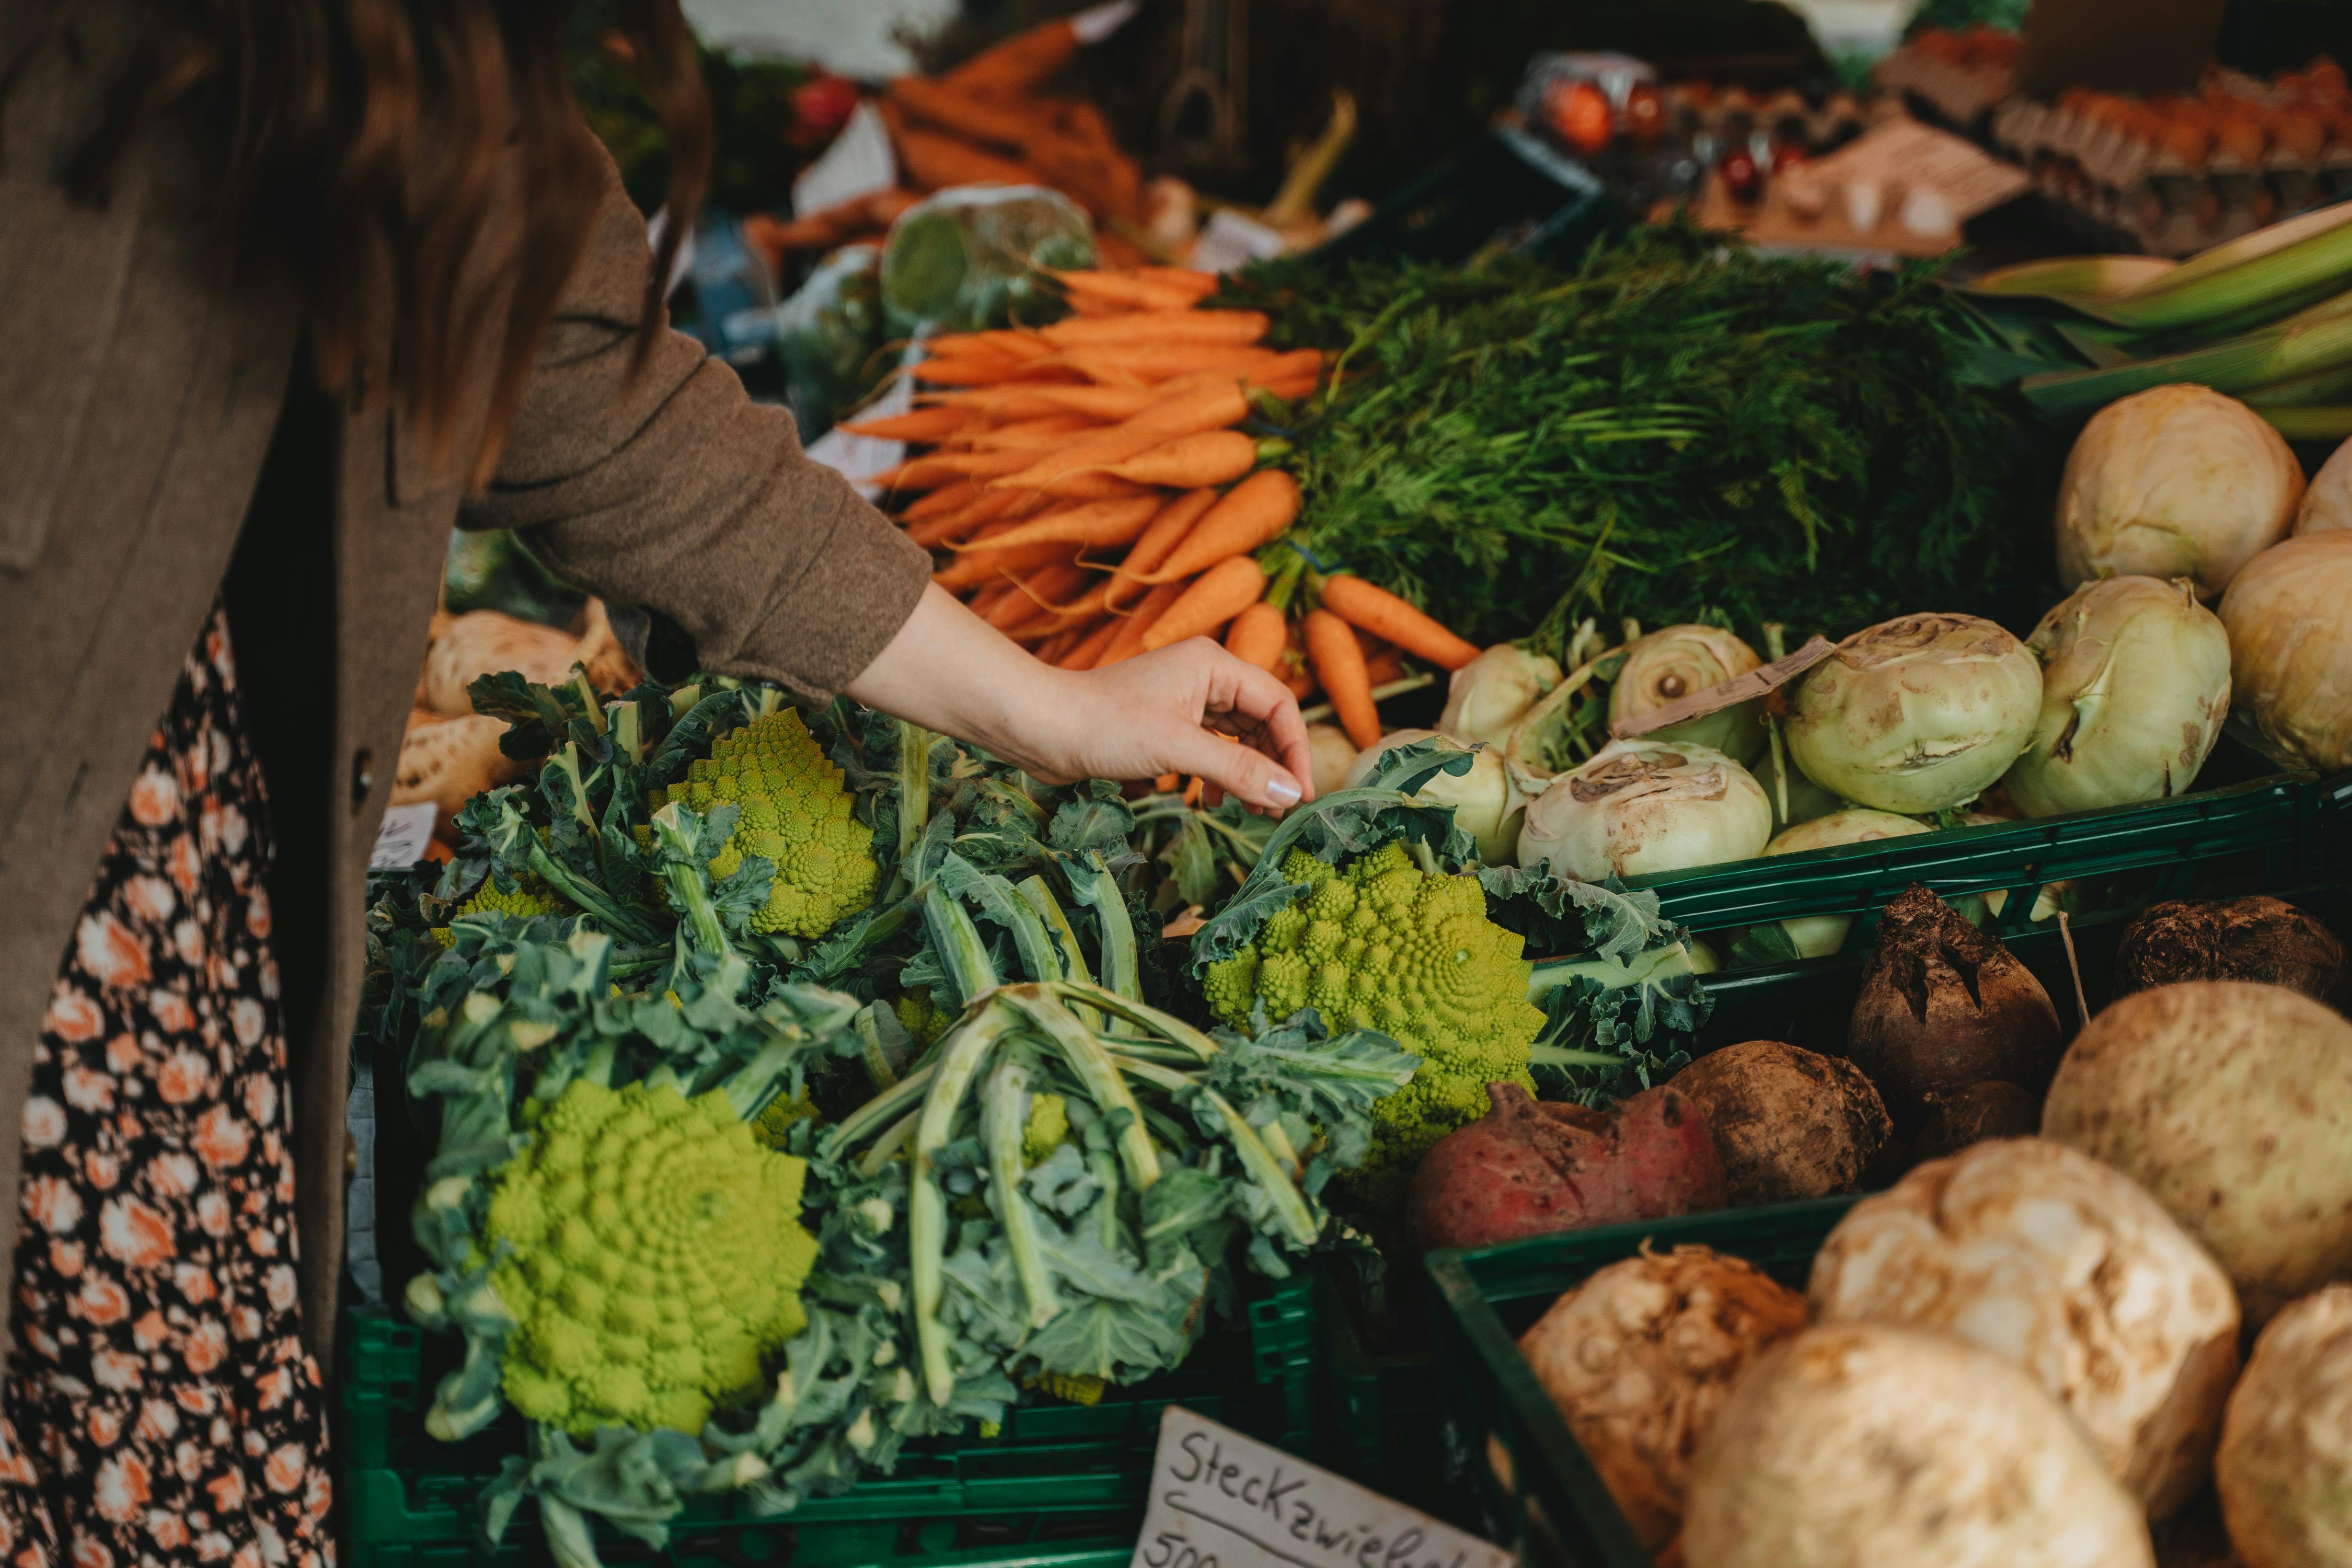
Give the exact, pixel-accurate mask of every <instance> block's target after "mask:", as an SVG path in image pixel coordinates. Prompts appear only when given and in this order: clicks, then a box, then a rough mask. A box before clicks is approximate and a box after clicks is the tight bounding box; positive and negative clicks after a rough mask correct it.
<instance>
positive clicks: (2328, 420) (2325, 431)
mask: <svg viewBox="0 0 2352 1568" xmlns="http://www.w3.org/2000/svg"><path fill="white" fill-rule="evenodd" d="M2253 409H2254V412H2255V413H2257V414H2259V415H2261V416H2263V418H2265V419H2267V420H2269V421H2270V422H2271V424H2272V426H2274V427H2275V428H2276V429H2277V431H2278V433H2279V434H2280V435H2282V436H2284V437H2286V438H2287V439H2288V440H2290V441H2344V440H2352V403H2320V404H2305V405H2301V406H2296V407H2286V406H2281V405H2275V404H2263V403H2258V404H2255V405H2253Z"/></svg>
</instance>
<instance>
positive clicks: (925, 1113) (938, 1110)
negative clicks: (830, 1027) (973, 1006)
mask: <svg viewBox="0 0 2352 1568" xmlns="http://www.w3.org/2000/svg"><path fill="white" fill-rule="evenodd" d="M1063 1016H1065V1017H1067V1016H1068V1015H1067V1014H1064V1015H1063ZM1019 1021H1020V1020H1019V1017H1018V1016H1016V1015H1015V1014H1014V1012H1013V1009H1011V1008H1009V1007H1003V1006H990V1007H987V1008H984V1009H982V1012H981V1014H980V1016H978V1017H976V1018H973V1019H972V1020H971V1021H970V1022H969V1023H967V1024H965V1025H963V1026H961V1028H959V1029H957V1030H956V1032H955V1033H954V1034H952V1035H950V1036H949V1037H948V1038H947V1040H946V1041H945V1042H944V1045H943V1048H942V1049H941V1050H940V1057H939V1060H938V1062H937V1063H936V1064H935V1065H934V1068H933V1072H932V1076H931V1084H930V1089H929V1093H927V1094H926V1095H924V1097H923V1110H922V1114H921V1116H920V1117H919V1119H918V1120H917V1121H916V1122H915V1145H914V1151H913V1154H912V1157H911V1159H910V1160H909V1162H908V1194H907V1249H908V1268H909V1271H910V1273H911V1274H912V1276H913V1284H914V1308H915V1343H916V1346H917V1349H918V1350H919V1352H920V1354H921V1357H922V1363H923V1384H924V1386H925V1387H926V1388H928V1389H929V1391H930V1395H931V1403H932V1404H934V1405H939V1406H940V1407H941V1408H945V1407H946V1405H947V1404H948V1402H949V1401H950V1399H952V1398H954V1397H955V1367H954V1366H953V1364H952V1363H950V1361H949V1359H948V1331H947V1326H946V1325H945V1324H943V1323H941V1322H940V1298H941V1296H942V1295H944V1294H945V1293H946V1289H947V1243H948V1199H947V1194H946V1193H945V1192H943V1191H941V1190H940V1181H939V1176H938V1174H937V1173H935V1172H934V1171H933V1170H932V1168H931V1162H932V1161H933V1160H935V1159H937V1158H938V1157H939V1152H940V1150H941V1149H943V1148H945V1147H946V1146H947V1142H948V1133H949V1132H950V1130H951V1129H952V1128H953V1126H954V1124H955V1114H956V1108H957V1107H958V1106H960V1105H961V1104H962V1103H963V1097H964V1091H965V1090H966V1089H970V1088H971V1080H972V1078H973V1076H974V1075H975V1074H976V1073H978V1072H979V1070H980V1067H981V1064H982V1062H984V1061H986V1060H987V1059H988V1053H989V1052H990V1051H991V1050H992V1049H994V1048H995V1046H996V1042H997V1041H998V1040H1000V1039H1002V1038H1003V1037H1004V1035H1005V1033H1006V1031H1008V1030H1010V1029H1012V1028H1013V1026H1015V1025H1016V1024H1018V1023H1019Z"/></svg>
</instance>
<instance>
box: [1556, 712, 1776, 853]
mask: <svg viewBox="0 0 2352 1568" xmlns="http://www.w3.org/2000/svg"><path fill="white" fill-rule="evenodd" d="M1771 833H1772V808H1771V807H1770V806H1769V805H1766V804H1765V800H1764V791H1763V790H1762V788H1761V787H1759V785H1758V784H1757V783H1756V780H1755V778H1754V777H1753V776H1752V775H1751V774H1750V773H1748V770H1747V769H1746V768H1743V767H1741V766H1740V765H1739V764H1738V763H1735V762H1733V761H1732V760H1731V759H1730V758H1729V757H1727V756H1725V755H1724V754H1723V753H1722V752H1718V751H1716V750H1715V749H1714V748H1712V747H1710V746H1698V745H1693V744H1691V743H1689V742H1679V741H1652V740H1639V741H1612V742H1609V744H1607V745H1606V746H1603V747H1602V748H1601V750H1600V751H1598V752H1594V753H1593V755H1592V758H1591V761H1590V762H1587V763H1585V764H1584V765H1583V766H1581V767H1580V768H1577V769H1575V770H1574V771H1573V772H1570V773H1562V774H1560V775H1559V777H1558V778H1555V779H1554V780H1552V782H1551V784H1550V785H1549V787H1547V788H1546V789H1545V790H1544V792H1543V794H1542V795H1538V796H1537V797H1536V799H1535V800H1534V801H1533V802H1532V803H1530V804H1529V805H1528V810H1527V820H1526V821H1525V822H1524V823H1523V824H1521V826H1520V828H1519V864H1520V865H1522V866H1528V867H1534V866H1543V867H1546V868H1549V869H1550V870H1551V872H1552V873H1553V874H1554V875H1556V876H1560V877H1572V878H1575V879H1577V880H1579V881H1585V882H1598V881H1601V880H1602V879H1605V878H1609V877H1641V876H1647V875H1650V874H1653V873H1655V872H1660V871H1679V870H1682V869H1684V868H1686V867H1691V866H1712V865H1716V864H1717V863H1719V862H1722V861H1726V860H1746V859H1748V858H1752V857H1754V856H1756V855H1759V854H1761V853H1762V852H1763V848H1764V845H1765V841H1766V840H1767V839H1769V837H1771Z"/></svg>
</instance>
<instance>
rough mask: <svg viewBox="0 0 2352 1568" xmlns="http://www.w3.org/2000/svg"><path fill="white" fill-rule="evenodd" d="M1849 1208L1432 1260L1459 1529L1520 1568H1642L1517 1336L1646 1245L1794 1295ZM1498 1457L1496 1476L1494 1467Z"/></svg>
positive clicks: (1686, 1220) (1845, 1204)
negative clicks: (1703, 1258)
mask: <svg viewBox="0 0 2352 1568" xmlns="http://www.w3.org/2000/svg"><path fill="white" fill-rule="evenodd" d="M1854 1201H1855V1200H1854V1199H1853V1198H1852V1197H1836V1198H1816V1199H1814V1200H1812V1201H1811V1202H1809V1203H1798V1204H1781V1205H1774V1206H1773V1207H1770V1208H1758V1209H1739V1210H1733V1211H1731V1212H1728V1213H1725V1214H1712V1215H1685V1216H1684V1217H1682V1218H1680V1219H1669V1220H1656V1221H1652V1222H1649V1223H1647V1224H1642V1225H1620V1226H1607V1227H1605V1228H1602V1229H1598V1230H1586V1231H1574V1232H1570V1233H1569V1234H1567V1235H1563V1236H1544V1237H1535V1238H1533V1239H1531V1240H1528V1241H1519V1242H1513V1243H1511V1244H1510V1245H1508V1246H1507V1247H1482V1248H1480V1249H1478V1250H1476V1251H1473V1252H1452V1251H1449V1252H1433V1253H1431V1254H1430V1255H1429V1257H1428V1258H1427V1259H1426V1260H1425V1267H1426V1268H1427V1270H1428V1276H1429V1282H1430V1287H1431V1290H1432V1294H1433V1296H1434V1298H1435V1314H1434V1337H1435V1341H1436V1350H1435V1359H1436V1375H1437V1384H1438V1389H1439V1392H1440V1395H1441V1398H1442V1400H1443V1404H1444V1443H1445V1452H1446V1453H1447V1455H1448V1456H1449V1460H1450V1463H1451V1465H1452V1466H1453V1468H1454V1472H1455V1473H1454V1474H1453V1475H1451V1476H1450V1477H1449V1480H1450V1481H1451V1482H1452V1483H1453V1486H1454V1496H1455V1497H1456V1499H1457V1500H1475V1503H1476V1505H1477V1506H1476V1508H1475V1518H1471V1519H1468V1520H1465V1522H1470V1523H1474V1524H1475V1525H1476V1526H1477V1527H1478V1528H1480V1529H1482V1530H1484V1531H1486V1534H1487V1535H1489V1536H1490V1537H1491V1538H1493V1539H1494V1540H1496V1541H1499V1542H1507V1543H1508V1544H1510V1545H1511V1546H1513V1548H1514V1549H1515V1550H1516V1551H1517V1552H1518V1555H1519V1560H1520V1562H1522V1563H1529V1564H1534V1563H1573V1564H1575V1565H1576V1568H1650V1554H1649V1553H1648V1552H1645V1551H1643V1549H1642V1544H1641V1542H1639V1541H1638V1540H1637V1539H1635V1537H1634V1534H1633V1527H1632V1526H1631V1525H1629V1524H1628V1523H1626V1522H1625V1517H1624V1515H1623V1514H1622V1513H1621V1512H1620V1511H1619V1510H1618V1508H1617V1504H1616V1501H1615V1500H1613V1499H1612V1498H1611V1497H1610V1495H1609V1489H1608V1488H1607V1487H1605V1486H1603V1485H1602V1484H1601V1478H1600V1476H1599V1475H1598V1474H1597V1473H1595V1471H1594V1470H1593V1468H1592V1464H1591V1460H1589V1459H1587V1458H1585V1455H1584V1450H1583V1449H1582V1448H1581V1447H1579V1446H1578V1444H1577V1441H1576V1439H1575V1437H1574V1436H1571V1435H1570V1432H1569V1429H1568V1424H1567V1422H1565V1421H1563V1420H1562V1419H1561V1418H1560V1415H1559V1411H1558V1410H1557V1409H1556V1408H1555V1407H1554V1406H1553V1405H1552V1402H1551V1399H1550V1396H1549V1395H1548V1394H1545V1393H1544V1391H1543V1388H1542V1386H1541V1385H1540V1384H1538V1383H1537V1382H1536V1379H1535V1373H1533V1372H1532V1371H1531V1370H1530V1369H1529V1368H1528V1363H1527V1361H1526V1359H1525V1358H1523V1357H1522V1356H1521V1355H1520V1354H1519V1350H1518V1343H1517V1341H1518V1336H1519V1335H1520V1334H1521V1333H1523V1332H1525V1331H1527V1328H1528V1325H1529V1324H1531V1323H1533V1322H1534V1321H1536V1319H1538V1317H1540V1316H1542V1315H1543V1313H1544V1311H1545V1310H1546V1309H1547V1308H1549V1306H1550V1305H1551V1304H1552V1303H1553V1302H1554V1301H1555V1300H1559V1296H1560V1294H1561V1293H1562V1292H1563V1291H1566V1290H1568V1289H1570V1288H1571V1287H1573V1286H1576V1285H1578V1284H1580V1283H1581V1282H1582V1281H1583V1280H1584V1279H1587V1278H1588V1277H1590V1276H1591V1274H1593V1273H1594V1272H1595V1271H1597V1270H1599V1269H1601V1268H1605V1267H1606V1266H1608V1265H1609V1264H1612V1263H1615V1262H1618V1261H1620V1260H1621V1259H1623V1258H1631V1257H1633V1255H1634V1254H1635V1253H1636V1252H1638V1251H1639V1250H1641V1248H1642V1247H1643V1245H1644V1244H1645V1243H1646V1244H1649V1245H1652V1246H1654V1247H1658V1248H1661V1249H1664V1248H1666V1247H1676V1246H1684V1245H1698V1246H1704V1247H1713V1248H1715V1249H1716V1250H1717V1251H1718V1252H1724V1253H1728V1254H1730V1255H1732V1256H1734V1257H1737V1258H1746V1259H1747V1260H1748V1262H1750V1263H1753V1264H1755V1265H1756V1266H1757V1267H1758V1268H1761V1269H1763V1270H1764V1271H1765V1272H1766V1273H1768V1274H1769V1275H1771V1276H1772V1277H1773V1278H1774V1279H1778V1280H1780V1282H1781V1283H1782V1284H1784V1285H1788V1286H1790V1287H1791V1288H1793V1289H1803V1288H1804V1284H1805V1276H1806V1274H1807V1273H1808V1272H1809V1271H1810V1269H1811V1265H1812V1258H1813V1254H1814V1252H1815V1251H1816V1250H1818V1249H1819V1248H1820V1247H1821V1244H1822V1237H1826V1236H1827V1235H1829V1233H1830V1231H1831V1229H1832V1227H1834V1226H1836V1224H1837V1222H1838V1221H1839V1220H1840V1219H1841V1218H1843V1216H1844V1215H1845V1212H1846V1210H1847V1209H1849V1208H1851V1207H1852V1206H1853V1203H1854ZM1497 1452H1499V1453H1500V1454H1501V1455H1502V1456H1504V1457H1505V1462H1504V1463H1503V1464H1501V1465H1497V1464H1496V1463H1495V1462H1494V1459H1493V1458H1490V1456H1491V1455H1494V1454H1496V1453H1497Z"/></svg>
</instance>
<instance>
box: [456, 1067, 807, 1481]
mask: <svg viewBox="0 0 2352 1568" xmlns="http://www.w3.org/2000/svg"><path fill="white" fill-rule="evenodd" d="M805 1171H806V1167H805V1166H804V1165H803V1163H802V1162H800V1161H799V1160H795V1159H793V1158H792V1157H791V1156H789V1155H785V1154H781V1153H778V1152H775V1151H774V1150H772V1149H769V1148H766V1147H764V1146H763V1145H762V1144H761V1143H760V1142H759V1141H758V1140H757V1139H756V1138H755V1137H754V1136H753V1135H752V1131H751V1127H750V1126H749V1125H747V1124H746V1123H744V1122H742V1121H739V1120H737V1118H736V1116H735V1112H734V1110H733V1109H732V1108H731V1107H730V1105H729V1103H728V1100H727V1096H726V1094H725V1093H724V1092H722V1091H719V1090H713V1091H712V1092H710V1093H709V1094H706V1095H703V1096H701V1097H700V1098H699V1099H697V1100H691V1101H689V1100H686V1099H684V1098H683V1097H681V1096H680V1095H679V1094H678V1092H677V1090H676V1089H670V1088H667V1087H663V1088H657V1089H647V1088H646V1087H645V1086H644V1085H642V1084H630V1085H628V1086H626V1087H625V1088H623V1089H605V1088H604V1087H603V1086H602V1085H599V1084H595V1083H592V1082H589V1081H588V1080H586V1079H581V1080H579V1081H576V1082H574V1083H573V1084H572V1086H571V1087H570V1088H568V1089H565V1090H564V1091H563V1093H562V1096H560V1097H559V1098H558V1099H557V1100H556V1101H555V1103H554V1104H553V1106H552V1107H551V1108H550V1109H549V1110H548V1112H547V1114H546V1115H545V1116H544V1117H543V1118H542V1119H541V1122H540V1125H539V1129H538V1131H537V1133H536V1135H535V1136H534V1137H533V1139H532V1141H531V1144H530V1148H529V1149H527V1150H526V1151H525V1152H523V1153H521V1154H520V1155H518V1156H517V1157H516V1158H515V1159H513V1160H512V1161H509V1163H507V1164H506V1165H505V1166H504V1167H502V1168H501V1169H500V1170H499V1173H498V1190H497V1192H496V1194H494V1195H493V1196H492V1198H491V1200H490V1207H489V1215H488V1222H487V1224H486V1226H485V1227H484V1236H485V1240H486V1242H487V1244H488V1249H489V1252H490V1254H491V1256H492V1257H494V1258H498V1262H497V1263H496V1264H495V1265H494V1266H493V1267H492V1268H491V1271H490V1285H491V1288H492V1289H495V1290H496V1291H497V1292H498V1295H499V1300H501V1301H502V1302H504V1303H505V1304H506V1307H507V1309H508V1310H509V1311H510V1312H511V1313H512V1314H513V1316H514V1318H515V1321H516V1322H517V1324H518V1325H519V1326H518V1327H517V1329H516V1330H515V1331H514V1333H513V1334H512V1335H511V1336H510V1337H509V1339H508V1341H507V1350H506V1361H505V1364H504V1366H503V1367H502V1369H501V1371H502V1373H503V1376H504V1383H505V1388H506V1395H507V1399H508V1401H509V1403H511V1404H512V1405H514V1407H515V1408H516V1409H517V1410H519V1411H520V1412H521V1413H522V1414H523V1415H526V1416H528V1417H530V1419H531V1420H533V1421H540V1422H544V1423H546V1424H547V1425H549V1426H560V1427H562V1428H563V1429H564V1430H565V1431H568V1432H571V1433H573V1434H575V1435H579V1436H586V1435H588V1434H590V1433H593V1432H594V1431H595V1430H596V1429H597V1428H598V1427H600V1426H632V1427H635V1428H638V1429H640V1430H648V1429H651V1428H654V1427H662V1426H667V1427H675V1428H677V1430H679V1431H681V1432H700V1431H701V1430H702V1425H703V1423H704V1422H705V1421H706V1420H708V1419H709V1415H710V1413H711V1411H712V1410H713V1409H715V1408H717V1407H719V1406H721V1405H727V1404H729V1403H731V1402H733V1401H736V1400H739V1399H742V1398H745V1397H748V1396H751V1395H753V1394H757V1393H758V1392H759V1391H760V1389H761V1387H762V1386H763V1378H762V1374H761V1357H762V1356H763V1355H765V1354H767V1353H768V1352H772V1351H773V1350H775V1349H776V1348H777V1347H778V1346H780V1345H782V1343H783V1342H785V1341H786V1340H789V1339H791V1338H792V1337H793V1335H794V1334H796V1333H798V1332H799V1331H800V1330H801V1327H802V1325H803V1322H804V1321H806V1320H805V1319H804V1317H803V1313H802V1310H801V1301H800V1297H799V1295H798V1294H797V1293H796V1292H797V1291H798V1289H799V1288H800V1283H801V1280H802V1279H803V1278H805V1277H806V1275H807V1273H808V1270H809V1265H810V1264H811V1263H813V1262H814V1260H815V1258H816V1243H815V1241H814V1238H812V1237H810V1236H809V1234H808V1233H807V1232H806V1231H804V1230H803V1229H802V1228H801V1226H800V1199H801V1182H802V1178H803V1175H804V1173H805Z"/></svg>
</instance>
